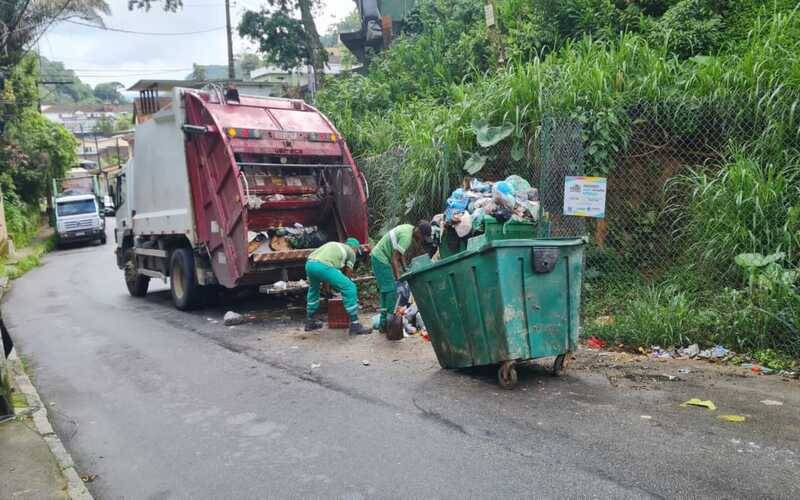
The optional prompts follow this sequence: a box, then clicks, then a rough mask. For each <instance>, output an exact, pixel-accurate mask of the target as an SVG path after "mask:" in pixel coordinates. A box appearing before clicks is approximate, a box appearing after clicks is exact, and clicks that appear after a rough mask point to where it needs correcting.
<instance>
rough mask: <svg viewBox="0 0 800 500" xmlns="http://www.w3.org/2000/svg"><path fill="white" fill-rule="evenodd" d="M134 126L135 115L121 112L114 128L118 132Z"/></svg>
mask: <svg viewBox="0 0 800 500" xmlns="http://www.w3.org/2000/svg"><path fill="white" fill-rule="evenodd" d="M132 128H133V117H132V116H131V114H130V113H120V114H119V115H117V119H116V121H115V122H114V130H115V131H116V132H125V131H126V130H130V129H132Z"/></svg>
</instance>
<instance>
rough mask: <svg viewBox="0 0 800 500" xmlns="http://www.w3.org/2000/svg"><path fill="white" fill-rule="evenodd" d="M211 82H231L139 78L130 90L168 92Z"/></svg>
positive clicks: (253, 84) (248, 84)
mask: <svg viewBox="0 0 800 500" xmlns="http://www.w3.org/2000/svg"><path fill="white" fill-rule="evenodd" d="M209 83H217V84H223V85H225V84H228V83H229V80H207V81H202V82H201V81H197V80H139V81H138V82H136V83H134V84H133V85H132V86H131V87H130V88H129V89H128V90H130V91H139V90H147V89H150V88H154V89H158V90H159V91H164V92H168V91H170V90H172V89H174V88H175V87H184V88H190V89H199V88H202V87H204V86H205V85H207V84H209ZM230 83H232V84H233V85H235V86H236V87H237V88H247V87H264V86H266V84H265V83H264V82H255V81H251V80H247V81H242V80H233V81H230Z"/></svg>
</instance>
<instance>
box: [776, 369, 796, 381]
mask: <svg viewBox="0 0 800 500" xmlns="http://www.w3.org/2000/svg"><path fill="white" fill-rule="evenodd" d="M778 375H780V376H781V377H788V378H795V379H796V378H800V371H789V370H781V371H780V373H778Z"/></svg>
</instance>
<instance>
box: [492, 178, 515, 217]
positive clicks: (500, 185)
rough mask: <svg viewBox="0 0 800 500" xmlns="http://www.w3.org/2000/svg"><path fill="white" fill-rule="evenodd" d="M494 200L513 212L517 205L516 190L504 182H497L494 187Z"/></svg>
mask: <svg viewBox="0 0 800 500" xmlns="http://www.w3.org/2000/svg"><path fill="white" fill-rule="evenodd" d="M492 198H493V199H494V201H495V202H496V203H497V204H498V205H500V206H503V207H505V208H507V209H508V210H513V209H514V205H516V204H517V199H516V197H515V196H514V190H513V188H512V187H511V185H510V184H508V183H507V182H504V181H500V182H496V183H495V184H494V186H493V187H492Z"/></svg>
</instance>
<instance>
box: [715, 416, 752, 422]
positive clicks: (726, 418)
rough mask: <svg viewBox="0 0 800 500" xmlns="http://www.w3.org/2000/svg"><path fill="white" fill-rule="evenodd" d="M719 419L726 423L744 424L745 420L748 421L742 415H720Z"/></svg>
mask: <svg viewBox="0 0 800 500" xmlns="http://www.w3.org/2000/svg"><path fill="white" fill-rule="evenodd" d="M719 419H720V420H724V421H726V422H744V421H745V420H747V417H744V416H742V415H720V416H719Z"/></svg>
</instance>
